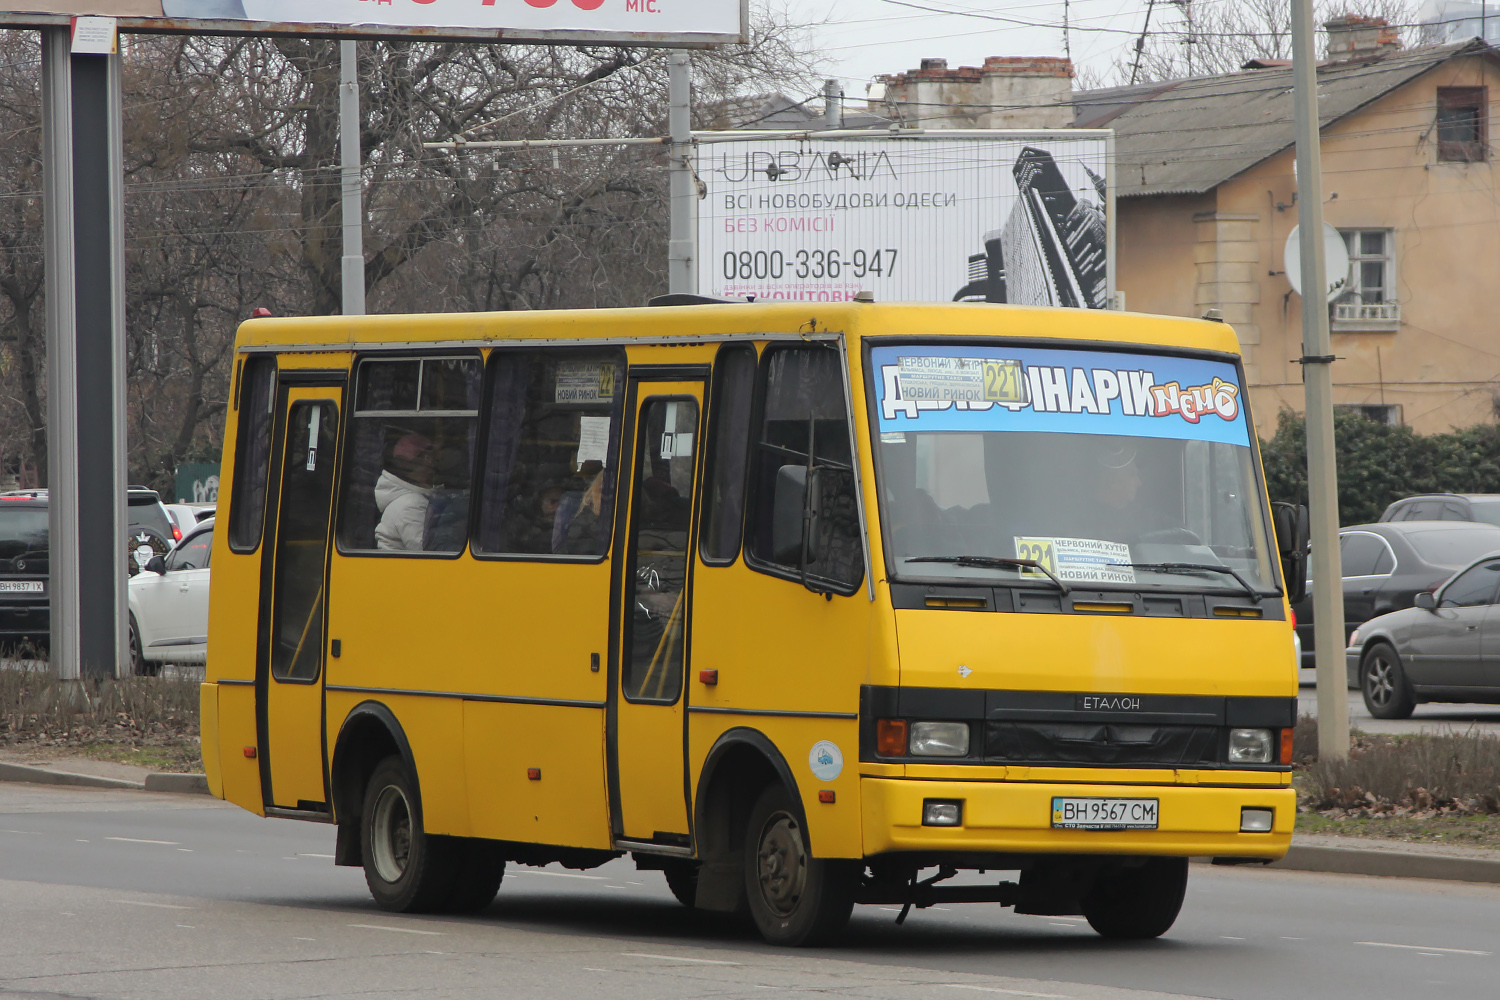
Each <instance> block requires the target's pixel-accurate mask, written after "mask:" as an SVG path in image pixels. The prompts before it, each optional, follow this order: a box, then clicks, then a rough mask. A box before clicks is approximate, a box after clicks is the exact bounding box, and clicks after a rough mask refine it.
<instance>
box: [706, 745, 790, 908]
mask: <svg viewBox="0 0 1500 1000" xmlns="http://www.w3.org/2000/svg"><path fill="white" fill-rule="evenodd" d="M773 784H779V785H781V786H782V787H783V788H785V789H786V791H787V794H788V795H789V796H790V798H791V800H792V802H793V803H794V808H796V810H797V811H798V813H799V814H800V813H801V808H802V805H801V803H802V796H801V793H800V792H799V791H798V788H797V779H796V778H795V777H794V776H793V775H792V769H791V768H790V767H789V766H788V765H787V762H786V758H785V757H783V756H782V754H781V751H780V750H778V749H777V748H776V744H774V743H772V742H771V741H770V739H768V738H767V737H766V736H765V734H764V733H761V732H759V731H758V730H755V729H751V728H749V727H736V728H734V729H730V730H728V731H727V732H725V733H723V734H722V735H721V736H720V737H719V738H718V740H716V741H715V742H714V745H713V747H712V748H711V749H710V750H709V752H708V756H707V757H706V758H705V759H704V762H703V770H702V773H701V774H700V775H699V778H698V792H697V794H696V795H695V796H694V797H693V830H694V832H695V840H696V842H697V849H698V858H699V870H698V886H697V906H698V907H699V908H700V909H705V910H715V911H719V912H726V913H732V912H740V911H742V910H744V909H745V906H746V900H745V889H744V884H745V875H744V851H745V844H744V841H745V831H746V829H747V828H748V825H749V821H750V811H751V808H752V807H753V806H754V804H755V802H756V800H757V799H758V798H759V797H760V794H761V793H762V792H763V791H764V790H765V789H766V788H767V787H768V786H770V785H773ZM798 818H799V820H800V821H801V822H802V823H803V825H804V827H805V826H806V822H807V820H806V817H805V816H801V815H799V817H798ZM809 840H810V838H809Z"/></svg>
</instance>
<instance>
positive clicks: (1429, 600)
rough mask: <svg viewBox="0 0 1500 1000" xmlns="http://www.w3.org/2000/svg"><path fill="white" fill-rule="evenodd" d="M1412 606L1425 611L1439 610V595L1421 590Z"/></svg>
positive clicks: (1412, 600) (1412, 601)
mask: <svg viewBox="0 0 1500 1000" xmlns="http://www.w3.org/2000/svg"><path fill="white" fill-rule="evenodd" d="M1411 606H1412V607H1414V608H1421V609H1422V610H1423V611H1436V610H1437V595H1436V594H1434V593H1433V592H1432V591H1430V590H1419V591H1417V595H1416V596H1415V597H1413V598H1412V599H1411Z"/></svg>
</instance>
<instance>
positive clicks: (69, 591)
mask: <svg viewBox="0 0 1500 1000" xmlns="http://www.w3.org/2000/svg"><path fill="white" fill-rule="evenodd" d="M74 20H75V26H74V28H73V29H72V30H70V29H69V27H68V25H66V24H65V25H63V26H61V27H47V28H43V29H42V31H41V35H42V190H43V201H44V205H43V213H44V215H43V220H44V221H43V225H42V228H43V233H44V240H43V241H44V244H45V251H44V252H45V254H46V257H45V260H46V279H47V490H48V504H47V507H48V527H49V531H50V535H51V539H52V542H51V578H50V581H49V582H48V585H47V590H48V592H49V594H48V596H49V598H50V601H49V604H50V609H51V633H52V634H51V639H52V642H51V651H50V652H51V661H52V668H53V670H55V671H56V673H57V676H58V678H59V679H61V680H78V679H79V678H89V679H92V680H99V679H102V678H105V677H117V676H120V675H122V674H124V673H127V672H128V671H129V664H130V657H129V655H128V653H127V652H126V650H127V645H126V627H127V626H126V621H127V614H128V612H127V610H126V608H127V605H126V598H125V581H126V565H125V559H126V558H127V553H126V545H127V542H126V536H127V534H128V525H129V522H128V521H127V519H126V511H125V236H124V232H125V196H124V187H125V170H124V166H123V163H124V157H123V154H122V150H123V142H122V138H121V107H120V104H121V101H120V56H119V54H118V34H117V32H116V28H115V19H114V18H112V17H79V18H75V19H74Z"/></svg>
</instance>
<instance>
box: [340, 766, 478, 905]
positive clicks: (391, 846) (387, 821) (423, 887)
mask: <svg viewBox="0 0 1500 1000" xmlns="http://www.w3.org/2000/svg"><path fill="white" fill-rule="evenodd" d="M421 816H422V813H421V801H420V799H418V798H417V783H416V781H415V780H413V778H412V775H411V772H410V770H409V769H408V768H407V766H406V764H405V762H404V761H402V760H401V758H400V757H394V756H393V757H387V758H386V759H385V760H383V761H381V762H380V763H379V764H378V765H376V767H375V773H374V774H372V775H370V783H369V785H367V786H366V788H365V801H364V815H363V817H362V818H363V823H362V824H361V827H362V832H363V834H364V844H363V847H364V867H365V884H366V885H368V886H369V887H370V895H371V896H373V897H375V902H376V903H377V904H378V905H379V906H380V907H381V908H382V909H385V910H392V911H394V912H397V913H430V912H433V911H434V910H439V909H443V908H445V904H446V903H447V902H448V900H449V898H450V895H451V893H452V891H453V887H454V876H455V874H456V872H455V870H454V869H455V867H456V865H455V860H456V859H455V858H454V852H453V850H452V849H451V847H450V845H449V844H447V843H446V842H445V841H444V840H443V839H442V838H437V837H431V836H428V835H427V833H426V832H425V831H424V830H423V829H422V820H421ZM495 884H496V887H497V888H498V886H499V879H496V882H495ZM491 898H494V894H493V893H491ZM486 902H488V901H486Z"/></svg>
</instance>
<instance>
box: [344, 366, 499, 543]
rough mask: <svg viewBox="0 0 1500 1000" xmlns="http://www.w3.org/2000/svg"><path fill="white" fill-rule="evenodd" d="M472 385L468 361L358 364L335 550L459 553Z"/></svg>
mask: <svg viewBox="0 0 1500 1000" xmlns="http://www.w3.org/2000/svg"><path fill="white" fill-rule="evenodd" d="M481 382H482V372H481V369H480V362H479V358H478V357H477V356H476V355H468V356H458V357H454V356H448V357H432V358H398V359H389V360H387V359H366V360H363V361H361V362H360V364H359V368H358V370H357V374H356V382H355V389H354V391H355V396H354V408H353V411H352V414H351V420H350V431H349V443H348V447H347V451H346V453H345V458H344V470H345V471H344V484H343V488H344V493H343V500H342V504H341V509H340V512H339V548H340V550H341V551H344V552H351V553H354V552H360V553H376V552H378V553H382V554H387V553H398V552H439V553H445V554H448V555H454V554H457V553H459V552H462V551H463V550H464V545H465V544H466V542H467V540H468V524H469V494H470V487H471V480H472V479H473V468H474V438H475V434H476V432H477V430H478V422H479V420H478V417H479V394H480V386H481Z"/></svg>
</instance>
